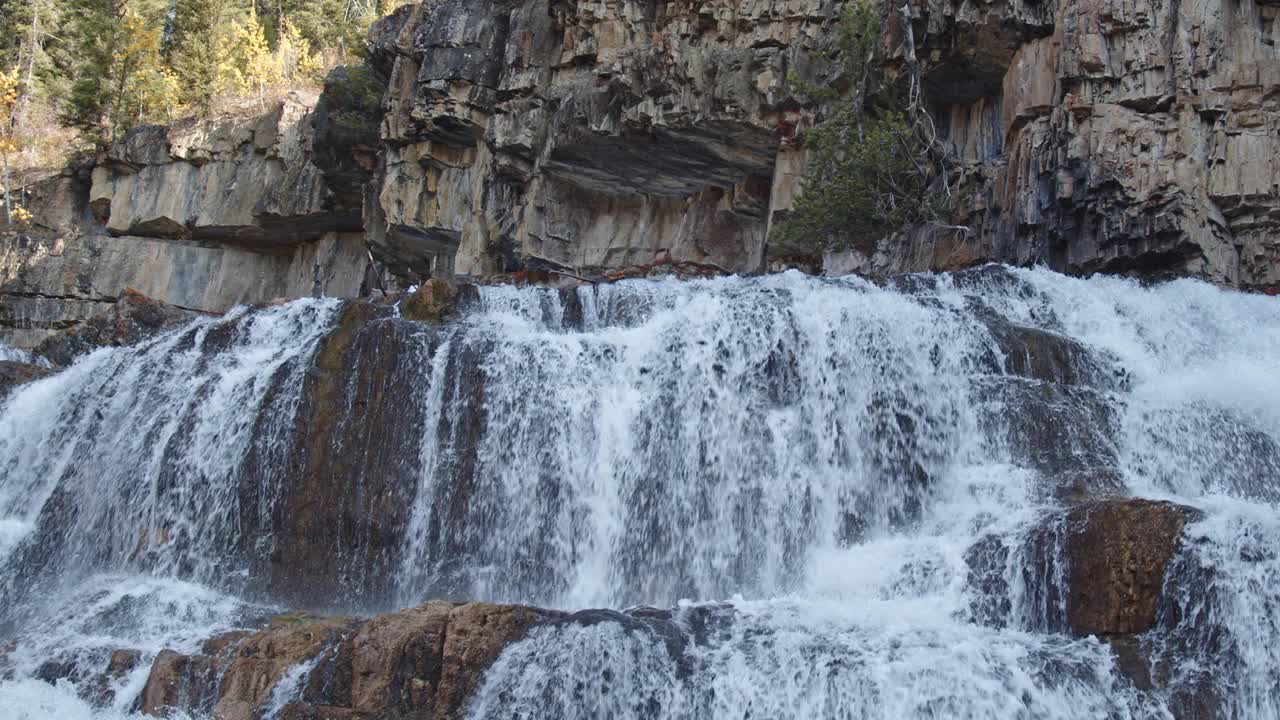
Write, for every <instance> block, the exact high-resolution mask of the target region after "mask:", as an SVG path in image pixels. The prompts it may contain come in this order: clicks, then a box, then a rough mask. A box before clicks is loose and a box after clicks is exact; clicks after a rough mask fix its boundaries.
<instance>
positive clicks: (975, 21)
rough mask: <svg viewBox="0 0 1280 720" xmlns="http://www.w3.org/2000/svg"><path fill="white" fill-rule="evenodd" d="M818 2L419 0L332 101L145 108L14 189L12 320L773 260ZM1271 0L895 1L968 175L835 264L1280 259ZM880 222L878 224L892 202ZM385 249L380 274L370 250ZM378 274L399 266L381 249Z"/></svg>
mask: <svg viewBox="0 0 1280 720" xmlns="http://www.w3.org/2000/svg"><path fill="white" fill-rule="evenodd" d="M839 6H840V3H836V2H833V1H832V0H771V1H765V0H751V1H749V2H736V1H731V0H699V1H696V2H695V1H692V0H685V1H680V2H663V3H649V2H638V1H631V0H628V1H627V2H577V3H568V2H560V1H558V0H527V1H523V2H514V1H510V0H508V1H505V2H497V3H492V2H479V1H478V0H432V1H431V2H424V3H421V4H416V5H409V6H406V7H403V8H401V9H400V10H398V11H396V13H394V14H393V15H391V16H389V17H386V18H384V19H382V20H380V21H378V22H377V23H375V24H374V26H373V27H372V28H371V30H370V35H369V54H368V61H367V64H366V65H364V66H357V67H349V68H340V69H339V70H338V71H335V73H334V74H333V75H332V76H331V77H330V79H329V82H328V84H327V86H326V90H325V93H324V95H323V97H322V99H321V100H320V101H319V104H318V106H317V105H316V98H314V97H307V96H303V95H299V94H295V95H292V96H290V97H289V98H286V99H285V100H284V101H283V102H281V103H279V104H278V105H277V106H276V107H274V108H272V109H271V110H270V111H269V112H267V113H266V114H262V115H258V114H255V112H246V113H242V114H240V115H233V116H230V117H225V118H221V119H217V120H212V121H187V122H182V123H178V124H176V125H174V126H171V127H145V128H140V129H138V130H135V131H134V132H133V133H131V134H130V135H129V136H128V137H126V138H125V139H124V140H123V141H122V142H120V143H118V144H116V145H115V146H113V147H111V148H110V149H109V150H108V151H106V152H105V153H102V154H101V155H100V156H99V157H98V158H97V159H96V160H95V161H94V162H93V163H91V164H90V166H88V167H86V168H81V169H80V170H78V171H67V172H66V173H63V174H61V175H57V176H55V177H52V178H50V179H48V180H46V181H44V182H43V183H39V184H37V185H35V186H33V187H31V188H29V189H28V190H27V191H25V192H24V200H25V203H26V204H27V205H28V206H30V207H32V208H33V209H34V210H36V213H37V217H38V220H39V223H40V225H41V226H42V227H41V228H39V230H41V232H40V233H34V234H32V235H31V236H26V235H13V234H10V235H8V236H5V237H4V238H3V239H0V302H2V303H3V305H0V326H2V327H3V328H4V330H3V335H4V337H5V339H6V340H7V341H9V342H11V343H13V344H17V345H20V346H24V347H30V346H33V345H35V344H36V343H38V342H39V341H40V340H42V339H43V338H44V337H45V336H47V335H48V334H49V333H50V332H52V331H55V330H57V329H60V328H63V327H67V326H69V325H74V324H76V323H79V322H82V321H83V320H84V319H85V318H87V317H89V316H91V315H93V314H95V313H96V312H97V311H99V310H101V309H102V304H103V303H108V302H110V301H111V300H112V299H113V298H115V297H116V296H117V295H118V294H119V292H120V291H121V290H122V289H124V288H125V287H134V288H137V289H139V290H140V291H142V292H143V293H145V294H147V295H148V296H151V297H154V298H156V299H158V300H161V301H164V302H168V303H170V304H174V305H177V306H180V307H184V308H188V309H191V310H199V311H214V312H216V311H221V310H225V309H226V308H228V307H229V306H231V305H233V304H236V303H240V302H254V301H265V300H269V299H271V298H273V297H279V296H302V295H309V294H313V293H324V294H330V295H338V296H355V295H359V294H361V292H362V291H369V290H372V289H374V288H375V287H377V286H378V285H380V284H381V285H383V286H386V285H388V284H390V285H396V282H397V281H395V280H394V279H392V278H390V277H387V276H386V273H387V272H390V273H391V274H392V275H394V276H398V277H399V278H401V279H402V280H403V282H404V283H405V284H410V283H413V282H416V281H417V279H419V278H424V277H429V276H432V275H434V276H438V277H449V276H454V275H463V276H470V277H486V276H493V275H497V274H505V273H512V272H522V271H537V272H547V271H551V272H556V273H563V274H568V275H578V276H582V275H591V274H592V273H595V272H599V271H609V270H616V269H618V268H625V267H631V266H647V265H652V264H665V263H686V264H694V265H697V266H699V267H703V268H707V269H711V270H714V271H726V272H738V273H748V272H756V271H762V270H766V269H769V268H770V267H776V265H777V264H776V263H771V261H770V253H769V248H768V245H769V243H768V238H769V231H770V228H771V226H772V225H773V224H774V223H775V222H776V221H777V219H778V218H779V217H780V215H779V214H780V213H785V212H786V211H787V210H788V209H789V208H790V207H791V205H792V202H793V198H794V197H795V196H796V194H797V193H798V192H799V191H800V177H801V174H802V172H803V168H804V163H805V151H804V148H803V131H804V129H805V128H806V127H808V126H810V125H812V123H813V122H815V120H816V119H817V118H819V117H820V114H821V108H815V107H812V106H811V105H807V104H806V103H805V102H804V101H803V100H802V98H801V97H799V96H798V95H797V93H796V92H795V87H794V85H795V84H794V83H789V82H788V78H790V77H793V76H795V77H799V78H802V79H804V80H806V81H808V82H810V83H821V84H827V85H831V86H834V87H840V80H841V79H840V78H839V77H838V75H837V74H836V72H837V71H836V65H835V64H834V63H832V62H830V61H829V59H828V57H829V56H828V54H827V53H828V51H830V50H831V48H832V44H833V42H834V36H835V30H834V25H835V23H836V22H837V16H838V14H839ZM1277 12H1280V6H1276V5H1274V4H1271V3H1267V2H1261V1H1260V0H1245V1H1244V2H1227V1H1226V0H1210V1H1209V2H1198V3H1191V2H1183V1H1181V0H1178V1H1175V0H1160V1H1159V2H1155V3H1150V4H1134V3H1130V2H1122V1H1121V0H1095V1H1092V2H1088V3H1083V4H1082V3H1069V2H1062V1H1060V0H1043V1H1041V2H1029V1H1024V0H995V1H994V2H990V3H984V4H981V5H973V4H972V3H958V2H955V1H954V0H912V1H911V2H907V3H897V2H886V3H885V4H884V6H883V15H884V20H885V21H884V32H883V37H882V43H881V53H880V55H881V58H882V61H883V63H884V66H885V71H886V72H888V73H890V74H891V75H896V76H897V77H899V78H900V79H901V80H902V81H903V82H906V81H907V79H908V78H909V77H912V76H916V77H918V78H919V80H920V82H921V84H922V86H923V88H924V96H925V98H926V99H927V101H928V103H929V106H930V109H931V113H932V116H933V118H934V122H935V125H936V126H937V129H938V134H939V137H940V139H941V140H942V141H943V143H944V144H945V145H946V146H947V147H948V148H949V149H950V152H951V153H952V155H953V159H954V160H955V168H956V172H957V174H958V179H959V181H960V184H961V187H962V188H963V192H962V194H961V202H959V203H958V206H957V208H956V214H955V217H953V218H952V221H953V222H954V223H955V224H956V225H957V226H962V229H956V228H952V227H948V228H940V227H937V226H922V227H914V228H904V229H901V230H900V231H899V232H896V233H894V234H891V235H889V236H888V237H886V238H884V239H883V240H881V241H880V242H879V244H878V245H875V249H874V250H873V251H870V252H866V253H864V252H860V251H848V252H843V253H837V254H833V255H830V256H829V257H827V258H826V262H825V270H826V271H827V272H829V273H844V272H851V271H857V272H863V273H868V274H891V273H896V272H903V271H914V270H929V269H954V268H958V267H964V266H969V265H974V264H979V263H982V262H987V261H999V262H1009V263H1016V264H1046V265H1049V266H1050V267H1053V268H1055V269H1057V270H1061V271H1064V272H1069V273H1080V274H1087V273H1092V272H1110V273H1136V274H1140V275H1143V276H1147V277H1162V276H1170V275H1193V276H1200V277H1204V278H1207V279H1210V280H1212V281H1215V282H1220V283H1224V284H1229V285H1236V286H1240V287H1244V288H1251V289H1264V290H1275V289H1277V288H1280V271H1278V270H1277V269H1276V268H1277V267H1278V266H1280V265H1278V264H1277V262H1276V261H1277V253H1278V252H1280V251H1278V250H1277V246H1276V244H1275V241H1274V239H1273V238H1274V234H1275V227H1276V225H1275V223H1276V217H1277V216H1278V215H1280V199H1278V198H1280V192H1278V188H1277V185H1278V183H1280V165H1277V163H1276V161H1275V157H1277V156H1280V153H1277V150H1278V149H1280V148H1277V146H1276V143H1277V142H1278V141H1277V139H1276V138H1277V137H1278V132H1280V112H1278V110H1280V108H1277V105H1276V100H1275V98H1276V97H1277V96H1280V93H1278V92H1277V88H1280V56H1278V55H1277V50H1276V44H1275V33H1276V30H1275V25H1274V18H1275V16H1276V14H1277ZM887 230H891V229H887ZM370 255H372V257H373V258H374V259H375V264H376V266H377V268H378V269H379V272H378V273H374V272H369V270H370V267H369V266H370V262H369V258H370ZM378 275H381V276H382V277H377V276H378Z"/></svg>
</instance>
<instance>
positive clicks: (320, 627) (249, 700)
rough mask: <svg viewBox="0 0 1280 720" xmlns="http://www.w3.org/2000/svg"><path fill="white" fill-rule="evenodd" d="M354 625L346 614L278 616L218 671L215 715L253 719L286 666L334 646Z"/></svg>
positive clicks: (220, 719) (225, 719)
mask: <svg viewBox="0 0 1280 720" xmlns="http://www.w3.org/2000/svg"><path fill="white" fill-rule="evenodd" d="M353 624H354V623H353V622H352V621H350V620H346V619H344V618H316V617H313V616H310V615H305V614H302V615H290V616H280V617H277V618H276V619H275V620H274V621H273V622H272V624H271V626H270V627H268V628H267V629H265V630H262V631H259V632H257V633H254V634H253V635H251V636H249V637H248V638H246V639H244V640H243V641H242V642H241V643H240V644H239V645H238V646H237V647H236V649H235V652H234V654H233V656H232V659H231V660H230V664H229V665H227V667H226V669H225V671H223V673H222V676H221V679H220V682H219V685H220V689H219V692H218V702H217V705H216V706H214V708H213V715H214V717H215V718H217V720H252V718H253V717H254V713H255V711H256V709H257V708H258V707H260V706H261V705H262V704H263V703H264V702H265V701H266V700H267V699H269V698H270V697H271V690H272V688H274V687H275V686H276V684H277V683H278V682H280V680H281V678H283V677H284V675H285V673H286V672H288V671H289V669H290V668H292V667H294V666H295V665H298V664H300V663H303V662H306V661H308V660H311V659H312V658H315V657H316V656H318V655H320V653H322V652H324V651H325V650H327V649H329V648H332V647H334V646H335V645H337V643H338V642H339V641H340V640H341V639H342V637H343V636H344V634H345V633H347V632H349V630H350V629H351V627H352V625H353Z"/></svg>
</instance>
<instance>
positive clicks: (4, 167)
mask: <svg viewBox="0 0 1280 720" xmlns="http://www.w3.org/2000/svg"><path fill="white" fill-rule="evenodd" d="M0 184H2V185H3V187H4V224H5V225H9V224H11V223H12V222H13V193H11V192H9V153H0Z"/></svg>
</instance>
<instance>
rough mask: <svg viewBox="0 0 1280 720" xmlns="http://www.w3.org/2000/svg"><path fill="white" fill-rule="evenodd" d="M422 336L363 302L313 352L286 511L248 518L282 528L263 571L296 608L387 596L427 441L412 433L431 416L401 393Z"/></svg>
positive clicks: (249, 522) (351, 307)
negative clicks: (416, 337) (423, 443)
mask: <svg viewBox="0 0 1280 720" xmlns="http://www.w3.org/2000/svg"><path fill="white" fill-rule="evenodd" d="M420 331H421V327H420V326H417V325H416V324H414V323H410V322H406V321H404V320H401V319H399V318H396V317H395V316H394V311H393V309H392V308H390V307H384V306H377V305H373V304H370V303H364V302H355V303H351V304H349V305H348V306H347V307H346V309H345V310H344V311H343V313H342V315H341V317H340V318H339V321H338V323H337V326H336V327H335V328H334V330H333V331H332V332H331V333H330V334H329V335H328V337H326V338H325V340H324V341H323V342H322V343H321V345H320V347H319V348H318V350H317V352H316V356H315V361H314V366H313V368H312V369H311V371H310V372H309V374H308V376H307V379H306V383H305V385H304V388H303V400H302V403H301V405H300V407H299V411H298V415H297V426H296V429H295V435H294V437H295V441H294V443H293V444H292V445H291V447H290V448H289V451H288V452H289V457H288V462H289V467H291V468H294V470H293V471H292V474H291V478H290V480H291V481H290V482H289V483H288V485H287V487H286V488H285V490H284V494H283V496H282V497H281V499H280V511H279V513H278V514H277V515H275V516H273V517H272V518H257V519H250V518H245V519H244V520H243V522H244V523H245V524H246V525H247V526H253V525H257V524H258V523H262V524H266V523H272V524H273V529H274V533H275V536H276V537H277V538H278V542H277V543H276V545H275V548H274V551H273V553H272V554H271V556H270V557H265V558H263V559H262V560H263V562H264V563H265V567H263V568H261V569H260V571H261V572H262V573H263V574H265V575H266V576H267V582H268V587H269V589H270V591H271V592H272V593H273V595H274V596H275V597H277V598H280V599H281V600H282V601H284V602H286V603H289V604H290V605H292V606H294V607H305V608H310V609H317V610H328V609H329V608H332V607H341V606H346V607H350V606H352V605H359V604H360V603H362V602H364V601H366V600H370V601H372V599H373V598H379V597H386V593H388V592H390V589H391V582H392V579H393V577H394V568H395V567H396V563H398V561H399V552H400V549H401V547H402V545H403V542H402V541H403V529H404V527H405V525H406V524H407V523H408V520H409V513H410V511H411V507H410V504H409V503H406V502H404V501H403V499H404V498H405V497H407V496H411V495H412V492H413V488H415V487H416V484H417V482H418V477H417V474H416V472H417V470H416V468H417V464H416V462H414V459H415V458H416V457H417V453H418V446H419V443H420V442H421V437H420V436H419V435H417V434H416V433H415V432H412V431H407V429H408V428H413V427H415V424H416V423H417V422H418V418H420V417H421V416H422V413H423V412H424V410H423V408H422V407H421V406H420V403H417V402H416V401H415V399H414V398H413V397H412V394H410V393H404V392H403V388H404V387H405V386H406V385H407V384H409V383H412V382H413V378H415V377H417V375H416V373H417V371H418V367H419V366H418V363H420V362H421V361H422V359H421V357H420V356H419V355H418V354H417V353H416V352H415V350H414V349H415V348H417V347H418V346H419V344H418V342H417V341H416V340H415V341H410V340H409V336H410V335H411V334H414V333H417V332H420ZM371 427H372V428H381V429H382V430H380V431H379V432H368V431H367V429H368V428H371ZM263 462H264V463H266V462H269V461H263ZM262 467H266V465H265V464H263V465H262ZM255 471H256V470H251V471H250V473H249V475H250V477H248V478H247V479H246V480H245V482H246V483H247V484H246V486H245V487H247V488H253V487H254V485H253V484H252V483H254V482H256V480H255V479H254V478H253V477H252V473H253V472H255ZM319 598H323V600H320V599H319Z"/></svg>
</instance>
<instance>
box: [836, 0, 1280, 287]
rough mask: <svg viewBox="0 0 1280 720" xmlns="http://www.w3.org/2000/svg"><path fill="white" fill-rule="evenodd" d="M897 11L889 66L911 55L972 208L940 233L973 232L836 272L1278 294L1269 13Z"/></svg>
mask: <svg viewBox="0 0 1280 720" xmlns="http://www.w3.org/2000/svg"><path fill="white" fill-rule="evenodd" d="M901 5H902V4H901V3H898V4H897V7H895V8H894V9H895V10H897V9H898V8H900V7H901ZM910 8H911V17H910V22H909V23H907V22H905V21H904V19H903V17H902V16H901V14H900V13H899V12H892V13H890V14H889V15H888V17H889V19H890V21H891V22H890V25H889V27H888V29H889V32H887V33H886V35H885V37H884V50H885V51H886V55H887V62H888V63H889V65H890V66H891V67H892V68H894V69H896V70H898V71H899V72H902V73H907V72H909V70H910V62H909V58H910V52H909V51H910V50H911V49H912V47H914V54H915V57H916V58H918V59H919V70H920V72H921V76H922V79H923V84H924V88H925V92H926V93H927V94H928V96H929V97H930V99H931V101H932V102H933V104H934V108H935V109H934V114H935V116H936V118H937V125H938V127H939V129H940V132H941V134H942V135H943V137H944V138H945V141H946V142H947V144H948V145H949V146H950V148H951V149H952V151H953V152H954V154H955V157H956V158H957V160H958V161H959V164H960V165H961V166H962V167H963V168H964V174H965V177H966V180H965V183H966V185H967V187H968V188H969V190H970V193H971V200H970V201H969V202H968V203H966V204H964V205H963V206H962V207H961V208H960V209H959V213H958V216H957V217H956V218H954V220H955V221H956V222H959V223H963V224H965V225H967V226H968V227H969V228H970V229H971V232H968V233H964V232H956V231H948V230H938V229H935V228H916V229H915V230H913V231H910V232H906V233H903V234H900V235H898V236H896V237H894V238H892V239H890V240H888V241H886V242H885V243H882V244H881V246H880V247H879V249H878V251H877V252H875V253H872V254H871V255H862V254H859V253H848V254H845V255H843V256H842V257H838V258H835V259H834V262H833V264H832V267H833V268H834V269H841V270H848V269H860V270H863V271H869V272H879V271H884V270H885V269H891V270H892V269H898V270H905V269H926V268H954V267H958V266H963V265H967V264H973V263H978V262H983V261H987V260H995V261H1003V262H1012V263H1043V264H1047V265H1049V266H1050V267H1053V268H1055V269H1057V270H1061V271H1063V272H1069V273H1091V272H1137V273H1139V274H1142V275H1145V276H1161V275H1195V276H1200V277H1205V278H1208V279H1211V280H1214V281H1217V282H1224V283H1228V284H1234V285H1239V286H1242V287H1248V288H1257V289H1266V288H1275V287H1276V286H1277V283H1278V282H1280V273H1278V272H1277V267H1280V265H1278V264H1277V262H1276V260H1277V253H1280V247H1278V246H1277V245H1276V242H1275V240H1274V237H1275V230H1276V222H1277V217H1280V192H1278V190H1280V165H1277V163H1276V161H1275V158H1276V157H1278V156H1280V152H1278V151H1280V139H1278V138H1280V132H1278V130H1280V113H1277V110H1280V107H1278V106H1277V105H1276V97H1277V92H1276V90H1277V88H1280V52H1278V51H1277V47H1276V42H1275V18H1276V16H1277V12H1280V8H1277V6H1275V5H1273V4H1271V3H1261V2H1259V3H1254V2H1246V3H1235V2H1225V1H1219V0H1211V1H1210V2H1201V3H1193V4H1188V3H1181V2H1174V1H1172V0H1160V1H1158V2H1154V3H1129V2H1121V1H1120V0H1103V1H1101V2H1090V3H1074V2H1064V1H1061V0H1051V1H1047V2H1024V1H1023V0H998V1H997V2H992V3H987V4H984V5H980V6H975V5H973V4H972V3H961V2H956V1H954V0H927V1H926V2H917V3H911V4H910ZM908 26H909V29H910V32H908ZM912 40H914V43H912V42H911V41H912Z"/></svg>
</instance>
